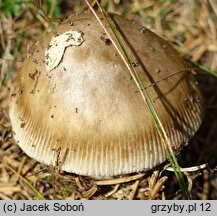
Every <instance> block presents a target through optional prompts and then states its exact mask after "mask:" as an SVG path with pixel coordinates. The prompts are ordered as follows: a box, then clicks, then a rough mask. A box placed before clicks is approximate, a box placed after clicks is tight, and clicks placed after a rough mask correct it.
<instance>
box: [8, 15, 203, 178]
mask: <svg viewBox="0 0 217 216" xmlns="http://www.w3.org/2000/svg"><path fill="white" fill-rule="evenodd" d="M99 16H100V17H101V21H102V22H103V23H104V24H105V25H106V26H107V29H108V31H109V32H111V31H110V29H109V27H108V25H107V24H106V21H105V20H104V19H103V16H102V15H99ZM111 17H112V19H113V20H114V22H115V23H116V28H117V31H118V32H119V34H120V35H121V39H122V41H123V43H124V45H125V48H126V50H127V52H128V54H129V56H130V58H131V60H132V61H134V63H133V66H135V67H136V70H137V71H138V73H139V75H140V77H141V79H142V81H143V83H144V85H145V87H146V90H147V91H148V93H149V94H150V96H151V98H152V100H153V103H154V106H155V108H156V110H157V111H158V113H159V115H160V119H161V121H162V123H163V126H164V128H165V130H166V132H167V135H168V137H169V138H170V140H171V143H172V146H173V149H174V151H175V152H176V153H178V152H179V151H180V150H181V148H182V146H183V145H185V144H186V143H187V142H188V140H189V139H190V138H191V137H192V136H193V134H194V133H195V132H196V130H197V129H198V127H199V125H200V123H201V115H202V104H201V94H200V91H199V90H198V86H197V83H196V81H195V79H194V77H193V76H192V75H191V74H190V73H189V72H187V71H186V65H185V64H184V62H183V60H182V59H181V58H180V57H179V55H178V54H177V52H176V50H175V49H174V48H173V47H172V46H171V45H170V44H169V43H168V42H166V41H165V40H164V39H162V38H160V37H159V36H157V35H156V34H154V33H152V32H151V31H149V30H148V29H145V28H144V27H141V26H139V25H137V24H135V23H134V22H132V21H129V20H125V19H124V18H122V17H120V16H117V15H111ZM111 35H112V33H111ZM113 38H114V37H113ZM114 39H115V38H114ZM9 115H10V119H11V122H12V127H13V131H14V132H15V135H14V137H15V140H16V141H17V143H18V145H19V146H20V147H21V148H22V149H23V150H24V151H25V152H26V153H27V154H28V155H29V156H30V157H33V158H35V159H36V160H38V161H40V162H44V163H45V164H53V165H56V164H57V163H59V166H60V168H61V169H62V170H65V171H68V172H73V173H77V174H81V175H90V176H98V177H103V176H114V175H119V174H125V173H132V172H137V171H141V170H145V169H150V168H153V167H154V166H156V165H157V164H159V163H162V162H163V161H165V160H166V159H167V158H166V151H165V148H164V146H163V144H162V141H161V139H160V137H159V135H158V133H157V130H156V128H155V126H154V123H153V120H152V118H151V116H150V114H149V112H148V111H147V108H146V106H145V103H144V101H143V99H142V97H141V95H140V93H139V92H138V88H137V86H136V84H135V82H134V80H133V79H132V77H131V76H130V73H129V71H128V70H127V68H126V66H125V65H124V63H123V61H122V60H121V58H120V56H119V55H118V54H117V52H116V50H115V48H114V46H113V45H112V44H111V41H110V40H109V39H108V37H107V36H106V34H105V33H104V31H103V29H102V28H101V27H100V25H99V23H98V21H97V20H96V19H95V17H94V16H93V15H92V14H89V13H84V14H81V15H79V16H72V17H70V18H69V19H68V22H64V23H62V24H60V25H59V26H58V27H56V28H55V29H53V31H51V32H50V33H48V34H47V35H46V36H45V38H44V39H42V40H41V41H39V42H37V43H36V45H35V46H34V47H33V49H32V51H31V52H30V56H29V57H28V58H27V59H26V60H25V61H24V63H23V67H22V69H21V71H20V72H19V73H18V74H17V77H16V79H15V81H14V83H13V93H12V99H11V105H10V111H9Z"/></svg>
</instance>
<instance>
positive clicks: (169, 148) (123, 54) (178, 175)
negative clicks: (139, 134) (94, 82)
mask: <svg viewBox="0 0 217 216" xmlns="http://www.w3.org/2000/svg"><path fill="white" fill-rule="evenodd" d="M85 2H86V4H87V5H88V7H89V8H90V9H91V11H92V13H93V14H94V15H95V17H96V19H97V20H98V22H99V23H100V25H101V26H102V28H103V29H104V31H105V33H106V34H107V36H108V37H109V39H110V40H111V41H112V43H113V45H114V47H115V48H116V50H117V52H118V53H119V55H120V56H121V58H122V60H123V61H124V63H125V65H126V66H127V68H128V70H129V72H130V74H131V76H132V78H133V80H134V81H135V83H136V85H137V87H138V89H139V92H140V94H141V96H142V98H143V100H144V102H145V105H146V107H147V109H148V111H149V113H150V115H151V117H152V120H153V123H154V125H155V127H156V130H157V132H158V134H159V136H160V138H161V140H162V143H163V145H164V147H165V149H166V152H167V157H168V159H169V161H170V163H171V165H172V167H173V169H174V173H175V176H176V178H177V180H178V183H179V186H180V188H181V191H182V193H183V195H184V197H185V199H190V195H189V192H188V190H187V187H186V183H185V180H184V176H183V174H182V172H181V170H180V167H179V164H178V162H177V159H176V156H175V154H174V152H173V149H172V145H171V142H170V140H169V137H168V136H167V133H166V131H165V129H164V127H163V124H162V122H161V120H160V117H159V115H158V112H157V110H156V109H155V107H154V104H153V102H152V100H151V97H150V96H149V94H148V92H147V91H146V89H145V87H144V84H143V83H142V80H141V78H140V76H139V74H138V73H137V71H136V69H135V67H133V66H132V61H131V60H130V58H129V55H128V54H127V52H126V49H125V47H124V44H123V43H122V41H121V39H120V37H119V35H118V32H117V30H116V28H115V25H114V24H113V23H112V21H110V20H109V19H108V15H107V14H106V13H105V11H104V10H103V9H102V7H101V5H100V4H99V2H98V1H96V2H97V5H98V7H99V8H100V10H101V12H102V13H103V14H104V17H105V19H106V21H107V23H108V25H109V27H110V29H111V30H112V32H113V34H114V36H115V38H116V40H117V43H118V45H119V47H120V49H121V51H122V52H121V51H120V49H119V48H118V46H117V45H116V43H115V42H114V40H113V39H112V37H111V36H110V34H109V33H108V31H107V30H106V28H105V27H104V25H103V24H102V22H101V21H100V19H99V17H98V16H97V14H96V13H95V11H94V9H93V8H92V7H91V5H90V4H89V2H88V0H85Z"/></svg>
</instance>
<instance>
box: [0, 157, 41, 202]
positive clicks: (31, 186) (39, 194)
mask: <svg viewBox="0 0 217 216" xmlns="http://www.w3.org/2000/svg"><path fill="white" fill-rule="evenodd" d="M0 162H1V163H2V164H3V165H4V166H5V167H6V168H7V169H9V170H10V171H12V172H13V173H15V174H16V175H17V176H18V177H19V178H20V179H22V180H23V181H24V183H25V184H26V185H28V186H29V188H30V189H31V190H32V192H33V193H34V194H35V195H36V196H37V197H38V199H39V200H45V198H44V197H43V195H42V194H41V193H40V192H39V191H38V190H37V189H36V188H35V187H34V186H33V185H32V184H31V183H30V182H29V181H27V180H26V179H25V178H24V177H23V176H21V175H20V174H19V173H17V172H16V171H15V170H14V169H13V168H12V167H11V166H8V165H7V164H6V163H4V162H3V161H2V160H0Z"/></svg>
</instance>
